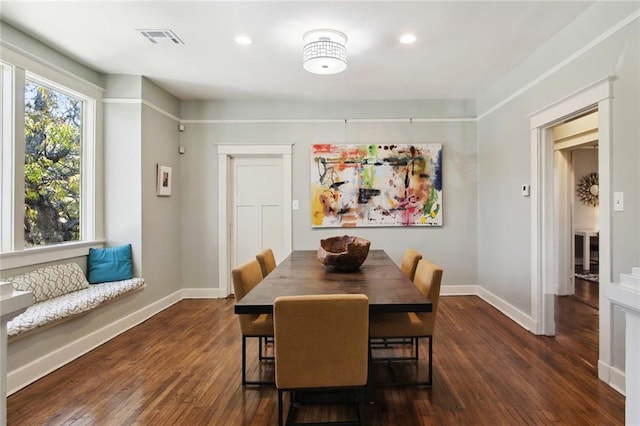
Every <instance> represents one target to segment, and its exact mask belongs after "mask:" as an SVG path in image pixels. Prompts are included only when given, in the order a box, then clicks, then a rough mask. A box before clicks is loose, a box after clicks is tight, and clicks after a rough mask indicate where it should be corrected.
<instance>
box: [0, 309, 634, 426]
mask: <svg viewBox="0 0 640 426" xmlns="http://www.w3.org/2000/svg"><path fill="white" fill-rule="evenodd" d="M556 312H557V315H558V316H559V318H560V319H562V317H566V318H571V319H573V320H572V321H563V320H561V321H558V324H562V326H559V327H558V335H557V336H556V337H538V336H534V335H532V334H530V333H528V332H527V331H525V330H523V329H522V328H521V327H520V326H518V325H517V324H515V323H514V322H512V321H511V320H510V319H508V318H506V317H505V316H504V315H502V314H501V313H499V312H498V311H497V310H496V309H494V308H493V307H491V306H490V305H488V304H487V303H485V302H484V301H482V300H481V299H479V298H477V297H473V296H469V297H466V296H464V297H463V296H456V297H443V298H441V302H440V312H439V317H438V321H437V326H436V334H435V336H434V337H435V339H434V386H433V388H432V389H425V388H397V387H395V388H394V387H377V388H376V390H375V404H371V405H368V406H367V408H366V410H367V419H368V424H371V425H431V424H438V425H497V424H500V425H512V424H513V425H524V424H526V425H542V424H545V425H546V424H550V423H557V424H566V425H576V424H580V425H590V424H592V425H604V424H606V425H616V424H620V425H621V424H624V397H623V396H621V395H620V394H618V393H616V392H615V391H614V390H612V389H611V388H609V387H608V386H607V385H605V384H604V383H602V382H600V381H599V380H598V379H597V376H596V365H597V358H598V345H597V311H596V310H595V309H593V308H591V307H589V306H588V305H585V304H583V303H580V302H578V301H576V300H575V299H574V298H571V297H560V298H558V300H557V310H556ZM252 340H255V339H252ZM240 347H241V340H240V332H239V325H238V323H237V320H236V318H235V317H234V314H233V300H230V299H226V300H183V301H181V302H179V303H177V304H176V305H174V306H172V307H170V308H168V309H166V310H165V311H163V312H161V313H160V314H158V315H156V316H154V317H153V318H151V319H149V320H148V321H146V322H145V323H143V324H141V325H139V326H138V327H135V328H134V329H132V330H129V331H128V332H126V333H124V334H122V335H120V336H118V337H117V338H115V339H113V340H111V341H110V342H107V343H105V344H104V345H102V346H100V347H99V348H97V349H96V350H94V351H92V352H90V353H88V354H86V355H85V356H83V357H81V358H79V359H77V360H76V361H74V362H72V363H70V364H68V365H66V366H64V367H62V368H60V369H59V370H57V371H55V372H53V373H52V374H50V375H48V376H46V377H44V378H43V379H41V380H39V381H37V382H36V383H34V384H32V385H31V386H29V387H27V388H25V389H23V390H21V391H19V392H17V393H15V394H14V395H12V396H10V397H9V398H8V401H7V405H8V424H9V425H71V424H73V425H131V424H135V425H170V424H176V425H273V424H277V392H276V390H275V389H274V388H246V389H243V388H242V386H241V385H240V360H241V358H240V350H241V349H240ZM256 347H257V345H252V346H251V347H250V350H251V352H250V355H249V357H248V360H249V366H248V367H249V368H248V374H249V376H250V377H251V376H253V377H257V376H259V375H262V376H265V377H266V376H268V375H269V374H273V367H272V365H270V364H268V363H262V365H259V363H258V361H257V360H256V358H257V357H256V356H255V355H254V354H255V353H256V352H255V350H256ZM426 349H427V348H426V344H425V345H423V346H421V355H420V356H421V359H422V360H424V362H423V363H422V365H421V370H420V373H424V370H425V368H424V367H425V366H426V357H427V351H426ZM374 368H375V369H376V371H375V374H376V376H378V377H381V378H383V377H385V376H386V372H387V370H386V369H387V367H386V366H385V365H376V366H375V367H374ZM303 408H305V409H303V410H302V411H301V412H300V413H299V414H300V416H298V417H297V418H296V420H297V421H311V420H318V419H317V418H316V416H317V415H321V416H323V417H321V419H323V420H327V419H336V418H339V417H340V416H345V415H346V416H350V415H351V408H350V407H334V406H322V407H320V408H318V407H317V406H314V407H308V409H306V407H303Z"/></svg>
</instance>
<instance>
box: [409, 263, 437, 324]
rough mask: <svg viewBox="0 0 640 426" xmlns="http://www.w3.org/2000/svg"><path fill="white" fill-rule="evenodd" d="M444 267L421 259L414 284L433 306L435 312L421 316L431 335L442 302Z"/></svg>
mask: <svg viewBox="0 0 640 426" xmlns="http://www.w3.org/2000/svg"><path fill="white" fill-rule="evenodd" d="M442 272H443V270H442V267H441V266H438V265H436V264H435V263H431V262H429V261H428V260H427V259H421V260H420V261H419V262H418V266H417V267H416V275H415V277H414V279H413V284H414V285H415V286H416V287H417V288H418V290H420V292H421V293H422V294H424V295H425V296H427V297H428V298H429V300H430V301H431V303H432V304H433V310H432V311H431V312H426V313H423V314H421V316H422V318H423V320H424V321H425V329H426V330H429V332H430V334H432V333H433V329H434V326H435V322H436V314H437V313H438V305H439V302H440V283H441V281H442Z"/></svg>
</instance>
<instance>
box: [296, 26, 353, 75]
mask: <svg viewBox="0 0 640 426" xmlns="http://www.w3.org/2000/svg"><path fill="white" fill-rule="evenodd" d="M302 39H303V40H304V43H305V44H304V48H303V49H302V66H303V67H304V69H305V70H307V71H309V72H310V73H313V74H338V73H340V72H342V71H344V70H346V69H347V48H346V47H345V44H346V43H347V36H346V35H344V33H341V32H340V31H336V30H327V29H319V30H311V31H307V32H306V33H305V34H304V36H303V37H302Z"/></svg>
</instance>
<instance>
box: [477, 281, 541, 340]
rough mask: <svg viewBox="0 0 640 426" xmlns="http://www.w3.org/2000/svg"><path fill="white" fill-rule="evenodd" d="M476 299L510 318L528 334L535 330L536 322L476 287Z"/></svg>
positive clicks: (488, 292)
mask: <svg viewBox="0 0 640 426" xmlns="http://www.w3.org/2000/svg"><path fill="white" fill-rule="evenodd" d="M478 297H480V298H481V299H482V300H484V301H485V302H487V303H488V304H490V305H491V306H493V307H494V308H496V309H497V310H499V311H500V312H502V313H503V314H505V315H506V316H507V317H509V318H511V319H512V320H513V321H515V322H516V323H517V324H518V325H520V326H521V327H522V328H524V329H525V330H527V331H530V332H533V331H535V330H536V322H535V320H534V319H533V318H531V317H530V316H529V315H527V314H525V313H524V312H522V311H521V310H520V309H518V308H516V307H515V306H513V305H511V304H510V303H508V302H506V301H504V300H503V299H501V298H500V297H498V296H496V295H495V294H493V293H491V292H490V291H487V290H486V289H484V288H482V287H480V286H478Z"/></svg>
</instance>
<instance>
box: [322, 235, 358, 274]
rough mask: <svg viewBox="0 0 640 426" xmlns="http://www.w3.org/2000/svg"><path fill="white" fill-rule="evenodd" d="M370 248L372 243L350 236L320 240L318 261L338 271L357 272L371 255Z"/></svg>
mask: <svg viewBox="0 0 640 426" xmlns="http://www.w3.org/2000/svg"><path fill="white" fill-rule="evenodd" d="M369 246H371V241H369V240H366V239H364V238H360V237H354V236H350V235H343V236H341V237H331V238H326V239H324V240H320V247H319V248H318V260H319V261H320V263H322V264H323V265H325V266H331V267H333V269H335V270H336V271H340V272H353V271H357V270H358V269H360V266H361V265H362V263H363V262H364V261H365V259H366V258H367V255H368V254H369Z"/></svg>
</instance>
